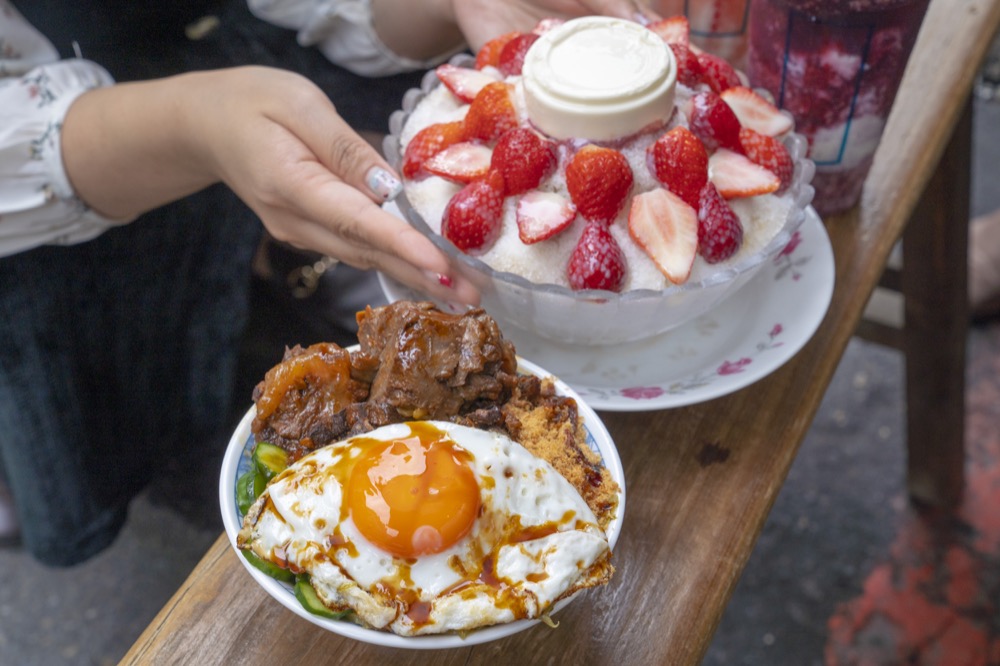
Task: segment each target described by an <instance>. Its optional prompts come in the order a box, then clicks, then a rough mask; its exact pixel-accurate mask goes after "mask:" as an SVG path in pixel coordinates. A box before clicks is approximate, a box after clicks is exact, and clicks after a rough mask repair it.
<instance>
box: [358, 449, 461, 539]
mask: <svg viewBox="0 0 1000 666" xmlns="http://www.w3.org/2000/svg"><path fill="white" fill-rule="evenodd" d="M469 459H470V454H469V453H468V452H467V451H465V450H464V449H461V448H459V447H456V446H455V443H454V442H453V441H452V440H451V439H450V438H448V437H447V435H445V433H443V432H441V431H436V434H435V433H429V432H418V431H414V433H413V435H412V436H410V437H405V438H400V439H394V440H390V441H385V442H372V445H371V446H369V447H367V448H366V449H365V451H364V452H363V453H362V454H361V456H360V457H359V458H358V460H357V461H356V462H355V466H354V470H353V471H352V472H351V476H350V479H349V482H348V487H347V505H348V507H349V509H350V512H351V519H352V520H353V521H354V524H355V525H356V526H357V528H358V531H360V532H361V534H363V535H364V536H365V538H366V539H368V540H369V541H371V542H372V543H373V544H375V545H376V546H378V547H379V548H381V549H383V550H385V551H387V552H389V553H392V554H393V555H396V556H398V557H404V558H412V557H417V556H419V555H427V554H431V553H438V552H441V551H442V550H445V549H446V548H448V547H450V546H452V545H453V544H455V543H456V542H457V541H458V540H459V539H461V538H462V537H463V536H465V535H466V534H467V533H468V532H469V530H470V529H471V528H472V523H473V521H474V520H475V518H476V515H477V514H478V512H479V504H480V497H479V485H478V484H477V483H476V477H475V475H474V474H473V473H472V469H471V467H470V466H469V463H468V460H469Z"/></svg>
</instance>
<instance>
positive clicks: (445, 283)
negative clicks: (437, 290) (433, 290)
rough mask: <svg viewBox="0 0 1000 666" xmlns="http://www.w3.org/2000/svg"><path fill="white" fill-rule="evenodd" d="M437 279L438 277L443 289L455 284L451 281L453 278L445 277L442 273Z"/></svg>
mask: <svg viewBox="0 0 1000 666" xmlns="http://www.w3.org/2000/svg"><path fill="white" fill-rule="evenodd" d="M437 277H438V283H440V285H441V286H442V287H450V286H451V285H452V284H453V282H452V281H451V278H450V277H448V276H447V275H444V274H442V273H438V276H437Z"/></svg>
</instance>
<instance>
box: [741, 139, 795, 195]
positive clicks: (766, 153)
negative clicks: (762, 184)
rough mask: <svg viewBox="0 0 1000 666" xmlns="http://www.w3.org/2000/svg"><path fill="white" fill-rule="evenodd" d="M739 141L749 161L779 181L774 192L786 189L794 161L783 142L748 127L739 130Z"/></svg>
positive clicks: (779, 192)
mask: <svg viewBox="0 0 1000 666" xmlns="http://www.w3.org/2000/svg"><path fill="white" fill-rule="evenodd" d="M740 143H741V144H742V145H743V153H744V154H745V155H746V156H747V158H748V159H749V160H750V161H751V162H753V163H754V164H757V165H759V166H762V167H764V168H765V169H767V170H768V171H770V172H771V173H773V174H774V175H775V176H777V177H778V180H780V181H781V185H780V186H779V187H778V189H777V190H775V193H776V194H781V193H782V192H784V191H785V190H787V189H788V186H789V185H791V183H792V175H793V174H794V173H795V163H794V162H793V161H792V156H791V155H790V154H789V152H788V149H787V148H785V144H783V143H781V141H778V140H777V139H775V138H774V137H771V136H767V135H766V134H759V133H757V132H755V131H753V130H752V129H750V128H748V127H744V128H742V129H741V130H740Z"/></svg>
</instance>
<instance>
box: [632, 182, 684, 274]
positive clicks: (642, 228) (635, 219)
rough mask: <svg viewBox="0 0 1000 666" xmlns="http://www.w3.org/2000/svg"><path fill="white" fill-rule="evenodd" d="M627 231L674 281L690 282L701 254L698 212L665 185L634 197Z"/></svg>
mask: <svg viewBox="0 0 1000 666" xmlns="http://www.w3.org/2000/svg"><path fill="white" fill-rule="evenodd" d="M628 233H629V235H630V236H631V237H632V240H634V241H635V242H636V244H637V245H638V246H639V247H641V248H642V249H643V250H644V251H645V252H646V254H648V255H649V258H650V259H652V260H653V263H655V264H656V266H657V268H659V269H660V271H661V272H662V273H663V274H664V275H665V276H667V279H668V280H670V281H671V282H673V283H674V284H681V283H683V282H687V279H688V276H690V275H691V267H692V266H693V265H694V258H695V255H697V254H698V214H697V213H696V212H695V209H694V208H692V207H691V206H689V205H688V204H686V203H685V202H684V201H682V200H681V199H680V197H678V196H677V195H675V194H673V193H672V192H668V191H667V190H665V189H663V188H657V189H655V190H650V191H649V192H643V193H642V194H639V195H637V196H635V197H633V198H632V207H631V208H630V209H629V212H628Z"/></svg>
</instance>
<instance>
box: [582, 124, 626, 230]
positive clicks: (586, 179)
mask: <svg viewBox="0 0 1000 666" xmlns="http://www.w3.org/2000/svg"><path fill="white" fill-rule="evenodd" d="M632 180H633V178H632V167H630V166H629V163H628V160H626V159H625V156H624V155H622V154H621V153H620V152H618V151H617V150H614V149H613V148H604V147H601V146H595V145H593V144H588V145H586V146H584V147H583V148H581V149H580V150H578V151H577V152H576V154H575V155H573V157H572V159H570V161H569V164H567V165H566V189H568V190H569V196H570V199H571V200H572V201H573V204H574V205H575V206H576V210H577V212H579V213H580V215H582V216H583V217H584V218H585V219H587V220H595V221H598V222H604V223H605V224H611V223H612V222H614V219H615V217H617V216H618V212H619V211H620V210H621V209H622V205H623V204H624V203H625V198H626V197H627V196H628V193H629V191H631V189H632Z"/></svg>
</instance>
